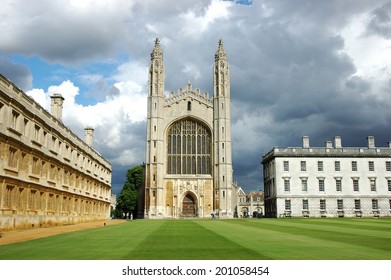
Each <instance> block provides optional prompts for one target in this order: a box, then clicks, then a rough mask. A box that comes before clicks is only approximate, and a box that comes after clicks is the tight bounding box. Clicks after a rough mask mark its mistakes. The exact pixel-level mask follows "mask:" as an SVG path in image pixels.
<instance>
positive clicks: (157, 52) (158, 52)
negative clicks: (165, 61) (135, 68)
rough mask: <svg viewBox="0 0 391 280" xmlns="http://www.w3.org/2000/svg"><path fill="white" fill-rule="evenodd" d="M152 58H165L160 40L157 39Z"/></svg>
mask: <svg viewBox="0 0 391 280" xmlns="http://www.w3.org/2000/svg"><path fill="white" fill-rule="evenodd" d="M151 58H152V59H154V58H163V52H162V49H161V48H160V40H159V38H156V39H155V47H154V49H153V50H152V53H151Z"/></svg>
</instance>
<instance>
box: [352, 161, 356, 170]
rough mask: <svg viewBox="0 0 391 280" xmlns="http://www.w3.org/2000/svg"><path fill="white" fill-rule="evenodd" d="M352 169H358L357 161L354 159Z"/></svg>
mask: <svg viewBox="0 0 391 280" xmlns="http://www.w3.org/2000/svg"><path fill="white" fill-rule="evenodd" d="M352 171H357V161H352Z"/></svg>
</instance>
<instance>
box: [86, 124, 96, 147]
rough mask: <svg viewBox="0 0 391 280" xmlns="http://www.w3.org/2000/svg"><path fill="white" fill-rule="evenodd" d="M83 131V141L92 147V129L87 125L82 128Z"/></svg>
mask: <svg viewBox="0 0 391 280" xmlns="http://www.w3.org/2000/svg"><path fill="white" fill-rule="evenodd" d="M84 131H85V142H86V143H87V145H88V146H90V147H92V144H93V142H94V129H93V128H92V127H90V126H87V127H86V128H84Z"/></svg>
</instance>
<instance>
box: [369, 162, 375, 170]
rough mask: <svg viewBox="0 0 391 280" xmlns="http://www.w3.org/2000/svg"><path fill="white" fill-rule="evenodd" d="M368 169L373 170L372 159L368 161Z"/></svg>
mask: <svg viewBox="0 0 391 280" xmlns="http://www.w3.org/2000/svg"><path fill="white" fill-rule="evenodd" d="M368 169H369V171H375V163H374V162H373V161H369V162H368Z"/></svg>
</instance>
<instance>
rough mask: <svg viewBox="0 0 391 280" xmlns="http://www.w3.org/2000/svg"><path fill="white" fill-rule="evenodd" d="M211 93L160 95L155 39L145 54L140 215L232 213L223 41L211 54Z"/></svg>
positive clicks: (226, 67) (160, 60)
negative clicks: (147, 60)
mask: <svg viewBox="0 0 391 280" xmlns="http://www.w3.org/2000/svg"><path fill="white" fill-rule="evenodd" d="M213 83H214V93H213V96H209V94H208V93H207V92H205V93H201V91H200V89H198V88H196V89H193V88H192V85H191V84H190V82H188V83H187V85H186V89H179V90H178V92H177V93H174V92H171V93H169V95H168V96H165V93H164V62H163V52H162V50H161V48H160V45H159V39H156V41H155V47H154V49H153V51H152V53H151V64H150V68H149V81H148V86H149V93H148V112H147V145H146V166H145V189H144V192H145V201H144V217H145V218H148V219H162V218H175V219H178V218H186V217H197V218H204V217H207V218H209V217H211V215H212V214H215V215H218V216H219V217H227V218H231V217H233V212H234V205H235V204H234V203H235V199H236V197H235V191H234V187H233V181H232V150H231V121H230V118H231V117H230V73H229V65H228V61H227V54H226V52H225V50H224V48H223V42H222V41H221V40H220V41H219V46H218V49H217V51H216V54H215V63H214V66H213Z"/></svg>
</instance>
